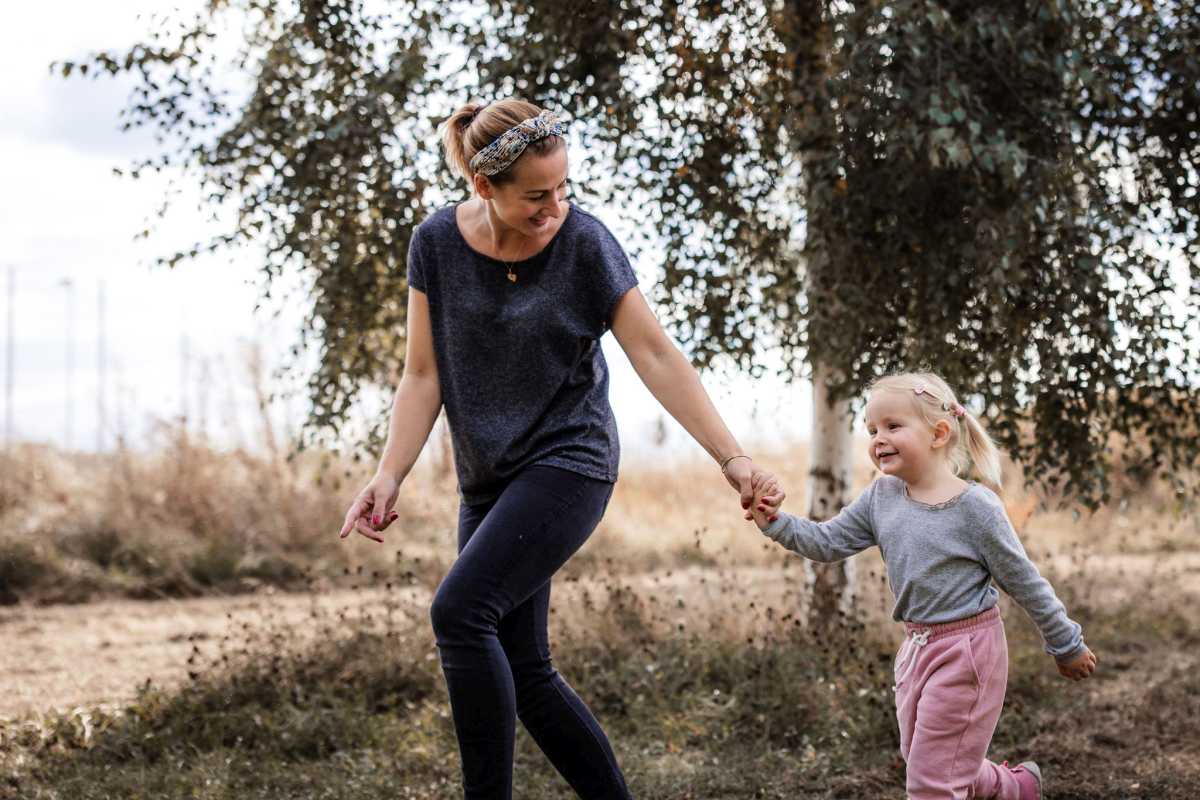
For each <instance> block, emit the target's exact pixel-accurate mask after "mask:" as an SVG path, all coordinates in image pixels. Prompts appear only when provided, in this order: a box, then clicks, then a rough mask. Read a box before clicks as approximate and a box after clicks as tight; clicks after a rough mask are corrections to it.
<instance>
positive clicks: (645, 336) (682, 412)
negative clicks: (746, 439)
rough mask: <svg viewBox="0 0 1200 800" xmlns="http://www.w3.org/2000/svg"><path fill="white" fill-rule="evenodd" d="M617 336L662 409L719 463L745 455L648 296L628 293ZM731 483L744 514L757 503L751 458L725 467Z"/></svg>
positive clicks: (615, 317) (620, 306) (617, 315)
mask: <svg viewBox="0 0 1200 800" xmlns="http://www.w3.org/2000/svg"><path fill="white" fill-rule="evenodd" d="M612 332H613V335H614V336H616V337H617V342H618V343H620V345H621V348H622V349H623V350H624V351H625V354H626V355H627V356H629V361H630V362H631V363H632V364H633V368H634V370H635V371H636V372H637V374H638V377H639V378H641V379H642V383H644V384H646V388H647V389H649V390H650V393H651V394H652V395H654V398H655V399H656V400H658V402H659V403H661V404H662V407H663V408H664V409H666V410H667V413H669V414H670V415H671V416H672V417H674V418H675V420H676V421H678V422H679V424H680V425H682V426H683V428H684V430H686V431H687V432H688V433H689V434H691V436H692V438H693V439H695V440H696V441H697V442H698V443H699V444H700V446H701V447H703V448H704V449H705V450H706V451H707V452H708V454H709V455H710V456H712V458H713V460H715V461H717V462H718V463H724V462H725V460H726V459H728V458H729V457H730V456H735V455H741V454H742V449H741V447H740V446H739V445H738V443H737V440H736V439H734V438H733V434H732V433H730V432H729V428H727V427H726V426H725V422H724V421H723V420H722V419H721V415H720V414H718V413H717V409H716V408H715V407H714V406H713V404H712V400H711V399H709V396H708V393H707V392H706V391H704V386H703V385H702V384H701V383H700V376H699V375H697V374H696V368H695V367H693V366H692V365H691V363H690V362H689V361H688V360H687V359H686V358H685V357H684V355H683V353H681V352H680V351H679V348H678V347H676V346H675V344H674V343H673V342H672V341H671V340H670V339H669V338H668V337H667V335H666V333H665V332H663V329H662V326H661V325H659V324H658V319H656V318H655V316H654V312H653V311H651V310H650V306H649V305H647V303H646V298H644V297H643V296H642V293H641V292H640V291H639V290H638V289H636V288H634V289H630V290H629V291H628V292H626V293H625V294H624V295H623V296H622V297H621V299H620V300H619V301H617V305H616V307H615V308H614V310H613V314H612ZM724 472H725V478H726V480H728V481H729V484H730V485H731V486H733V487H734V488H735V489H737V490H738V491H739V492H740V493H741V495H742V508H747V507H749V505H750V501H751V500H752V499H753V493H752V491H751V485H750V481H751V477H752V476H753V474H754V464H753V462H752V461H751V460H750V459H749V458H735V459H733V460H732V461H729V462H728V463H727V464H726V467H725V470H724Z"/></svg>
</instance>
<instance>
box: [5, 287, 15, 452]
mask: <svg viewBox="0 0 1200 800" xmlns="http://www.w3.org/2000/svg"><path fill="white" fill-rule="evenodd" d="M16 318H17V268H16V267H14V266H12V265H9V267H8V338H7V341H6V342H5V345H6V346H5V357H4V446H5V447H12V446H13V388H14V386H15V385H16V384H15V382H14V381H13V373H14V372H15V371H16V367H15V364H16V359H17V347H16V339H17V324H16Z"/></svg>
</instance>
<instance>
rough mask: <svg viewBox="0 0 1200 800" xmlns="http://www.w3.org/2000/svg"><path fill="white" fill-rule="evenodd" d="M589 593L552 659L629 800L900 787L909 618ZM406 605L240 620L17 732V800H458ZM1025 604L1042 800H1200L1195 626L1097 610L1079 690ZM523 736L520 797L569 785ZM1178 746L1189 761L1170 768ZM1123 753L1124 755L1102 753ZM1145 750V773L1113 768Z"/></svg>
mask: <svg viewBox="0 0 1200 800" xmlns="http://www.w3.org/2000/svg"><path fill="white" fill-rule="evenodd" d="M588 603H590V610H589V616H588V617H587V620H588V622H587V624H579V623H578V622H575V621H571V622H569V623H564V622H563V621H562V620H560V621H559V622H558V623H557V624H556V626H555V628H556V630H555V640H556V644H555V649H556V663H557V664H558V665H559V667H560V669H561V670H562V671H563V673H564V675H565V676H566V677H567V678H568V680H569V681H570V682H571V683H572V684H573V685H574V686H575V687H576V688H577V689H578V690H579V691H580V693H581V695H582V696H583V697H584V698H585V699H586V700H587V702H588V704H589V705H590V706H591V708H592V709H593V711H594V712H595V713H596V715H597V716H598V717H599V719H600V720H601V721H602V723H603V724H604V726H605V728H606V730H607V731H608V733H609V735H610V737H611V738H612V741H613V745H614V748H615V749H616V751H617V754H618V758H619V759H620V761H621V763H622V766H623V768H624V769H625V771H626V774H627V776H628V778H629V781H630V785H631V788H632V789H633V791H634V792H635V796H637V797H639V798H662V799H663V800H666V799H668V798H670V799H671V800H682V799H683V798H730V799H731V800H732V798H747V797H758V798H797V797H800V798H834V797H836V798H861V799H862V800H866V799H867V798H873V799H876V798H897V800H898V798H900V797H902V796H903V768H902V765H901V764H900V763H899V762H898V760H897V758H896V750H897V733H896V728H895V721H894V716H893V713H894V712H893V705H892V702H893V700H892V694H891V686H890V682H891V658H892V652H893V647H894V644H895V639H894V637H895V630H894V629H892V628H891V627H889V626H875V627H871V626H865V625H863V624H861V623H860V622H857V621H853V620H850V621H844V622H843V624H842V625H840V626H839V627H837V628H835V629H834V630H833V631H832V632H831V633H829V634H826V635H825V636H823V637H822V638H820V639H816V638H814V637H813V636H812V635H811V634H810V633H809V632H808V631H807V630H805V629H804V628H803V627H802V626H799V625H797V624H796V621H795V619H793V618H789V617H788V615H783V616H780V615H778V614H777V613H776V612H775V611H772V610H771V609H770V608H769V607H765V606H762V605H758V606H757V607H754V608H753V610H751V611H748V612H747V615H748V616H752V617H755V618H756V620H757V622H760V623H765V624H761V625H760V624H753V625H748V626H747V627H746V630H748V631H749V635H747V636H745V637H741V638H739V637H737V636H733V635H730V632H731V631H733V630H734V629H733V627H732V626H730V625H729V624H728V623H727V622H726V621H725V620H724V619H721V618H717V617H714V618H711V619H709V618H705V617H703V616H699V615H696V616H693V617H691V618H690V619H689V622H688V623H687V624H682V625H681V624H680V623H679V622H678V621H677V618H676V617H674V616H672V615H670V614H669V613H667V612H666V611H663V610H662V609H661V607H660V606H658V605H656V604H655V603H654V598H653V597H652V596H650V595H647V594H640V593H638V592H635V591H632V590H630V589H629V588H628V586H627V585H624V584H622V583H621V582H619V581H613V582H612V583H610V584H609V585H608V587H607V589H606V590H605V596H604V597H596V598H592V599H591V600H590V601H588ZM389 608H391V606H389V605H388V604H383V606H382V607H380V608H379V609H378V610H374V611H372V610H368V611H366V612H363V613H361V614H358V615H355V614H349V613H346V612H327V611H322V610H321V607H320V606H318V605H317V604H316V603H314V605H313V612H312V618H311V625H310V626H306V628H307V632H308V633H311V634H312V635H311V636H310V637H308V638H306V639H304V640H301V638H300V637H299V636H298V635H297V632H296V630H294V629H292V628H287V627H285V626H283V625H272V624H271V623H270V622H268V623H267V624H266V625H264V626H263V627H261V628H255V629H246V630H243V631H242V632H240V633H238V634H237V635H236V636H234V635H231V636H230V637H228V638H227V639H226V640H225V641H223V642H222V644H221V648H220V651H219V654H218V655H217V656H216V657H214V658H213V659H212V660H211V661H209V662H207V663H205V664H195V665H194V667H195V670H194V675H193V679H192V680H191V682H190V683H189V684H188V685H186V686H185V687H183V688H182V689H181V690H179V691H176V692H164V691H162V690H160V689H158V688H155V687H149V686H148V687H144V688H143V690H142V691H141V693H140V694H139V697H138V699H137V700H136V701H135V702H133V703H131V704H130V705H129V706H127V707H125V708H122V709H108V710H93V711H82V710H75V711H72V712H71V713H68V714H60V715H54V716H50V717H43V718H30V719H26V720H23V721H17V722H13V723H10V724H9V725H7V726H6V727H5V728H4V729H3V736H2V740H0V774H2V775H3V779H2V780H0V797H3V798H5V800H8V799H9V798H14V800H15V798H22V800H25V799H26V798H29V799H30V800H35V799H37V798H72V800H76V799H77V800H93V799H95V800H99V798H111V797H122V798H160V797H200V798H214V799H215V798H239V799H243V798H297V799H299V798H331V799H337V800H341V799H342V798H345V800H350V798H354V799H355V800H373V798H395V797H407V798H429V799H430V800H432V799H433V798H447V797H454V796H457V794H458V793H459V791H460V789H459V788H458V755H457V746H456V742H455V738H454V731H453V726H452V723H451V721H450V719H449V713H448V709H449V705H448V702H447V699H446V696H445V690H444V687H443V682H442V677H441V673H440V668H439V666H438V662H437V660H436V655H435V648H434V646H433V642H432V638H431V634H430V632H429V631H428V624H427V621H426V620H425V618H424V616H423V615H420V614H395V613H389ZM1019 614H1020V612H1019V611H1017V612H1013V611H1010V612H1009V613H1008V615H1007V617H1008V619H1009V624H1008V628H1009V641H1010V647H1011V653H1012V670H1011V680H1010V691H1009V696H1008V703H1007V707H1006V710H1005V713H1004V715H1003V717H1002V719H1001V723H1000V729H999V731H998V735H997V738H996V740H995V742H994V746H993V753H995V754H997V757H999V758H1010V759H1014V758H1025V757H1027V756H1030V755H1034V756H1036V757H1037V758H1038V760H1039V761H1040V762H1041V763H1042V764H1043V766H1045V767H1046V768H1047V770H1048V773H1049V774H1051V775H1053V776H1054V778H1055V783H1054V784H1053V791H1051V792H1049V793H1048V794H1047V797H1048V798H1060V800H1061V798H1083V797H1087V798H1093V799H1102V800H1108V799H1109V798H1111V799H1113V800H1115V798H1118V797H1120V798H1127V797H1129V798H1150V797H1154V798H1184V797H1189V798H1190V797H1193V796H1194V792H1193V787H1194V786H1195V785H1196V784H1195V783H1193V782H1192V781H1193V779H1194V778H1195V777H1196V770H1195V769H1194V768H1190V767H1188V766H1187V764H1189V763H1193V764H1194V763H1200V761H1196V760H1195V759H1194V757H1195V756H1197V755H1200V752H1197V751H1198V750H1200V748H1197V745H1196V742H1197V741H1200V729H1198V728H1197V724H1198V723H1197V722H1196V721H1195V720H1194V719H1192V718H1191V709H1194V708H1195V707H1196V702H1197V698H1200V678H1197V677H1196V676H1197V674H1198V673H1197V672H1196V670H1195V668H1194V667H1195V664H1194V657H1193V658H1192V659H1191V662H1189V661H1188V659H1187V656H1186V654H1188V653H1194V652H1196V649H1197V645H1198V644H1200V640H1198V638H1197V637H1198V634H1197V633H1196V629H1195V626H1194V621H1193V620H1190V619H1189V618H1188V617H1187V616H1186V615H1184V614H1183V613H1182V612H1175V611H1172V610H1170V609H1169V608H1165V609H1159V610H1157V611H1154V612H1150V611H1147V610H1141V611H1139V610H1138V609H1135V608H1132V607H1131V608H1126V609H1122V611H1121V613H1119V614H1106V615H1104V616H1095V617H1093V616H1086V617H1085V619H1084V620H1083V621H1084V622H1085V625H1086V629H1087V630H1088V631H1089V636H1090V642H1091V644H1092V645H1093V647H1094V648H1095V649H1096V650H1097V651H1098V652H1100V653H1101V656H1102V659H1103V661H1102V665H1103V668H1102V670H1101V672H1100V673H1099V674H1098V676H1097V678H1096V679H1095V680H1094V681H1092V682H1088V683H1084V684H1078V685H1076V684H1070V683H1067V682H1065V681H1062V680H1061V679H1059V678H1058V677H1057V673H1056V672H1055V671H1054V669H1053V665H1052V664H1051V663H1050V661H1049V658H1048V657H1047V656H1046V655H1045V654H1044V653H1043V652H1042V650H1041V642H1040V640H1039V639H1038V638H1037V634H1036V631H1035V630H1034V629H1033V627H1032V625H1031V624H1030V623H1029V622H1028V621H1027V620H1023V619H1018V618H1017V615H1019ZM722 631H724V632H725V633H724V635H722ZM197 652H199V651H197ZM1169 653H1175V654H1177V655H1178V656H1179V657H1178V658H1176V659H1175V660H1171V659H1170V658H1167V659H1166V660H1164V654H1169ZM1098 696H1099V697H1103V698H1105V699H1103V700H1100V701H1098V700H1097V697H1098ZM1131 726H1132V728H1133V729H1134V730H1135V731H1136V735H1134V736H1131V735H1130V728H1131ZM518 731H519V732H518V747H517V754H516V781H517V791H518V795H519V796H520V797H523V798H531V799H532V800H551V799H552V798H569V797H572V796H573V795H572V794H571V793H570V791H569V789H568V788H567V787H566V784H565V783H564V782H563V780H562V779H561V778H560V777H559V776H558V775H557V773H555V772H554V770H553V769H552V767H550V765H549V764H548V762H547V761H546V759H545V758H544V756H543V755H542V754H541V752H540V751H539V750H538V749H537V747H536V746H535V745H534V744H533V742H532V740H531V739H530V738H529V737H528V736H527V735H526V734H525V733H524V731H523V730H522V729H520V728H518ZM1178 753H1189V754H1191V756H1192V759H1191V760H1188V759H1182V758H1178V757H1176V758H1175V760H1172V758H1171V756H1172V754H1178ZM1098 756H1099V757H1098ZM1109 758H1115V759H1117V761H1116V762H1115V763H1116V764H1117V766H1114V767H1112V768H1108V767H1107V766H1103V765H1107V763H1108V759H1109ZM1131 763H1132V764H1136V765H1140V766H1138V767H1137V769H1140V770H1142V771H1143V772H1144V773H1145V774H1141V775H1140V776H1139V774H1138V773H1137V771H1136V770H1135V771H1134V772H1133V773H1131V772H1130V770H1129V769H1124V771H1122V769H1120V768H1118V766H1119V765H1120V764H1126V765H1128V764H1131ZM1189 770H1190V771H1189ZM1130 774H1133V775H1134V778H1133V780H1132V781H1130V780H1126V779H1127V778H1128V776H1129V775H1130ZM1132 783H1138V788H1136V789H1131V788H1130V786H1131V785H1132Z"/></svg>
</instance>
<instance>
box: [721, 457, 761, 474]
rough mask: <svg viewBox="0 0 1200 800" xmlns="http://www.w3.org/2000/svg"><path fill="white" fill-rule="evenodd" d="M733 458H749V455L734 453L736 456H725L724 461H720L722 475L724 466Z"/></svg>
mask: <svg viewBox="0 0 1200 800" xmlns="http://www.w3.org/2000/svg"><path fill="white" fill-rule="evenodd" d="M735 458H750V456H748V455H746V454H744V453H739V454H738V455H736V456H730V457H729V458H727V459H725V460H724V461H722V462H721V474H722V475H724V474H725V468H726V467H728V466H729V462H730V461H733V460H734V459H735ZM750 460H751V461H753V460H754V459H752V458H751V459H750Z"/></svg>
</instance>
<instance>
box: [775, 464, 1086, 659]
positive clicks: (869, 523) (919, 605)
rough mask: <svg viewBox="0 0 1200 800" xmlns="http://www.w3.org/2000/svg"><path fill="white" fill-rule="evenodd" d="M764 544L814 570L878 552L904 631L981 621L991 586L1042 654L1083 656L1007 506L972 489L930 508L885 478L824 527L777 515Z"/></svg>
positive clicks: (1073, 626)
mask: <svg viewBox="0 0 1200 800" xmlns="http://www.w3.org/2000/svg"><path fill="white" fill-rule="evenodd" d="M763 534H764V535H766V536H768V537H769V538H771V539H774V540H775V541H777V542H779V543H780V544H781V545H783V546H784V547H786V548H787V549H789V550H792V551H795V552H797V553H799V554H800V555H802V556H804V557H806V558H811V559H812V560H814V561H826V562H829V561H841V560H842V559H844V558H848V557H850V556H852V555H854V554H855V553H857V552H860V551H862V550H866V549H867V548H868V547H871V546H872V545H879V550H880V552H881V553H882V554H883V560H884V563H885V564H886V565H887V572H888V582H889V584H890V585H891V587H892V592H893V593H894V594H895V596H896V605H895V608H893V610H892V617H893V618H894V619H896V620H903V621H906V622H918V623H923V624H927V625H936V624H938V623H942V622H952V621H954V620H958V619H963V618H964V617H970V616H974V615H975V614H978V613H980V612H982V611H987V610H988V609H989V608H991V607H992V606H994V605H996V603H997V602H999V599H1000V593H999V592H998V591H996V587H995V586H993V585H992V581H993V580H995V582H996V583H997V584H999V586H1000V588H1001V589H1003V590H1004V591H1006V592H1007V593H1008V594H1009V595H1011V596H1012V598H1013V599H1014V600H1016V601H1017V603H1018V604H1019V605H1020V606H1021V607H1022V608H1023V609H1025V612H1026V613H1027V614H1029V616H1030V617H1031V618H1032V619H1033V621H1034V622H1035V623H1036V624H1037V626H1038V629H1039V630H1040V631H1041V632H1042V638H1043V639H1045V641H1046V652H1047V653H1049V654H1050V655H1052V656H1054V657H1055V659H1056V660H1058V661H1059V662H1060V663H1066V662H1069V661H1071V660H1072V659H1074V658H1076V657H1078V656H1079V655H1081V654H1082V653H1083V652H1084V649H1085V648H1084V644H1083V635H1082V632H1081V630H1080V627H1079V624H1078V623H1076V622H1074V621H1073V620H1071V619H1070V618H1069V617H1067V611H1066V609H1065V608H1064V607H1063V604H1062V602H1061V601H1060V600H1059V599H1058V597H1057V596H1056V595H1055V594H1054V588H1053V587H1051V586H1050V583H1049V581H1047V580H1046V579H1045V578H1043V577H1042V576H1041V574H1040V573H1039V572H1038V570H1037V567H1035V566H1034V565H1033V562H1032V561H1030V560H1029V557H1028V556H1027V555H1026V554H1025V549H1024V548H1023V547H1022V546H1021V542H1020V540H1019V539H1017V534H1016V531H1014V530H1013V527H1012V524H1011V523H1010V522H1009V521H1008V514H1006V513H1005V510H1004V504H1003V503H1001V501H1000V498H999V497H997V496H996V494H995V493H994V492H992V491H991V490H990V489H988V488H987V487H985V486H981V485H979V484H977V483H971V484H969V485H968V486H967V488H966V489H964V490H963V491H962V493H961V494H959V495H958V496H957V497H955V498H953V499H951V500H948V501H946V502H945V503H939V504H937V505H928V504H926V503H922V502H920V501H918V500H914V499H912V498H911V497H909V496H908V490H907V488H906V486H905V484H904V481H902V480H900V479H899V478H896V477H893V476H890V475H884V476H883V477H880V478H879V479H878V480H876V481H875V482H874V483H872V484H871V485H870V486H868V487H867V488H866V490H865V491H864V492H863V493H862V494H861V495H859V496H858V498H857V499H856V500H855V501H854V502H853V503H851V504H850V505H848V506H846V507H845V508H843V509H842V511H841V513H840V514H838V515H837V516H836V517H834V518H833V519H831V520H828V521H826V522H813V521H811V520H807V519H803V518H801V517H795V516H792V515H791V514H787V513H780V514H779V519H777V520H775V522H773V523H771V524H770V525H769V526H768V527H767V529H766V530H764V531H763Z"/></svg>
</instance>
